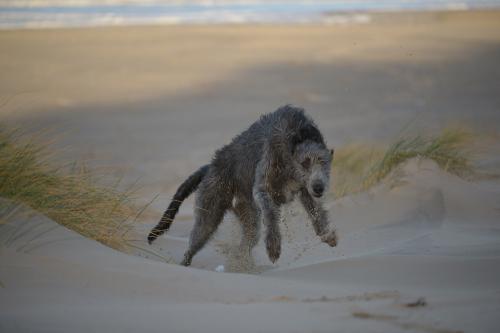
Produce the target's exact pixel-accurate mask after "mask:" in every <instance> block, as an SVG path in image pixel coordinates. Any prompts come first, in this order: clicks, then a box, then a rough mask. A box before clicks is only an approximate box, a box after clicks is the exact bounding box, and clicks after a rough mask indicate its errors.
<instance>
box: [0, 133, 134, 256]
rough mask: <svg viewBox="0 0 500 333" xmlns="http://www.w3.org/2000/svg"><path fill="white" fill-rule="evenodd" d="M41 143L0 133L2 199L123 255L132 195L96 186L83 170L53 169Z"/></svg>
mask: <svg viewBox="0 0 500 333" xmlns="http://www.w3.org/2000/svg"><path fill="white" fill-rule="evenodd" d="M39 141H40V140H39V138H36V137H30V138H26V136H25V135H21V134H19V133H18V132H16V131H7V130H3V129H0V197H3V198H7V199H10V201H12V202H15V203H16V202H17V203H22V204H25V205H27V206H29V207H31V208H32V209H34V210H36V211H39V212H41V213H43V214H44V215H46V216H48V217H49V218H51V219H52V220H54V221H56V222H58V223H59V224H62V225H64V226H66V227H67V228H69V229H72V230H74V231H76V232H78V233H80V234H82V235H84V236H86V237H90V238H93V239H95V240H97V241H99V242H101V243H103V244H106V245H108V246H111V247H113V248H117V249H123V248H124V247H125V245H126V241H125V240H124V237H123V235H124V234H125V233H126V232H127V230H129V229H130V226H131V223H132V220H133V219H134V218H135V216H136V214H137V209H136V208H135V207H134V205H133V203H132V191H121V190H119V189H118V186H117V185H114V186H105V185H102V184H100V183H99V184H98V183H97V182H96V180H95V175H94V174H93V172H91V171H90V170H88V169H87V168H86V167H84V166H82V165H77V164H73V165H70V166H65V167H58V166H55V165H54V163H52V162H51V161H52V160H53V159H52V154H51V153H50V150H49V148H48V147H47V145H44V144H41V143H39ZM1 221H2V216H0V223H2V222H1Z"/></svg>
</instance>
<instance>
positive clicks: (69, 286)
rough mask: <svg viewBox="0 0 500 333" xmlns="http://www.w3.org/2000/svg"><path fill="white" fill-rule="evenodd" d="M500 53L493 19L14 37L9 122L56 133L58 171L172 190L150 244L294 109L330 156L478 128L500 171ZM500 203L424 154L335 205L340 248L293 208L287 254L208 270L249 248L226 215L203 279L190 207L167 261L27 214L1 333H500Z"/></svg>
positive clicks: (143, 195) (164, 248) (7, 61)
mask: <svg viewBox="0 0 500 333" xmlns="http://www.w3.org/2000/svg"><path fill="white" fill-rule="evenodd" d="M498 59H500V12H498V11H489V12H487V11H457V12H426V13H406V14H396V13H393V14H376V15H372V17H371V21H370V22H368V23H364V24H332V25H325V24H321V25H320V24H317V25H314V24H309V25H287V24H283V25H266V24H264V25H208V26H207V25H192V26H190V25H186V26H139V27H113V28H85V29H41V30H12V31H0V73H1V75H0V105H1V107H0V119H1V121H2V123H4V125H5V124H7V125H8V126H12V127H15V126H19V127H21V128H23V129H26V130H27V131H36V130H40V129H49V130H50V133H51V135H53V134H54V135H56V136H57V138H58V139H57V141H56V142H55V143H54V146H55V147H57V148H60V149H61V151H60V154H59V159H61V160H62V161H72V160H82V159H83V160H87V161H88V163H89V165H90V166H91V167H93V168H96V169H106V170H112V172H113V173H115V174H117V175H123V176H124V182H125V184H130V183H132V182H135V181H138V182H139V183H140V184H141V190H140V191H139V192H138V201H139V202H141V203H145V202H148V201H150V200H151V199H152V198H153V197H154V196H156V195H158V198H156V200H155V201H154V202H153V203H152V205H151V209H150V210H149V211H148V213H147V214H145V216H144V218H143V220H142V221H141V223H139V224H138V225H137V228H136V230H135V233H136V235H137V237H143V238H144V241H141V242H142V243H141V242H139V243H138V244H139V245H140V246H143V247H145V248H149V247H148V246H149V245H147V244H146V242H145V237H146V234H147V232H148V231H149V230H150V228H151V227H152V226H153V225H154V224H156V222H157V219H159V217H160V215H161V213H162V212H163V210H164V209H165V208H166V206H167V204H168V201H169V199H170V198H171V196H172V195H173V193H174V192H175V190H176V188H177V186H178V185H179V184H180V182H182V180H183V179H185V178H186V177H187V176H188V175H189V174H190V173H191V172H192V171H194V170H195V169H197V168H198V167H199V166H200V165H203V164H206V163H207V162H208V161H209V160H210V158H211V156H212V154H213V152H214V150H215V149H217V148H219V147H220V146H222V145H224V144H226V143H228V142H229V141H230V140H231V138H232V137H233V136H235V135H236V134H238V133H239V132H241V131H242V130H244V129H246V128H247V127H248V126H249V125H250V124H251V123H252V122H253V121H255V120H256V119H257V118H258V117H259V116H260V115H261V114H263V113H267V112H271V111H273V110H275V109H276V108H277V107H279V106H280V105H283V104H288V103H290V104H296V105H299V106H302V107H304V108H305V109H306V110H307V112H308V113H309V114H310V115H311V116H312V117H313V118H314V119H315V121H316V122H317V124H318V126H319V128H320V129H321V131H322V132H323V134H324V136H325V138H326V140H327V142H328V144H329V145H330V146H332V147H342V146H345V145H348V144H353V143H364V142H367V143H376V144H378V143H379V144H385V143H387V142H391V141H392V140H394V138H396V137H397V136H398V135H399V134H400V133H401V131H402V130H407V131H408V132H410V133H434V132H438V131H440V130H441V129H443V128H446V127H448V126H453V125H460V126H465V127H467V128H469V129H470V130H471V131H473V132H474V133H478V134H481V135H482V136H484V138H486V139H487V142H488V145H487V147H483V150H484V151H482V153H483V154H482V155H481V156H480V157H481V160H478V165H479V166H481V167H484V168H488V170H490V171H491V170H496V171H498V170H500V160H499V159H498V156H500V155H499V154H498V153H499V152H500V141H499V138H500V64H499V61H498ZM486 139H485V140H486ZM395 178H397V180H394V179H395ZM499 202H500V183H499V181H498V178H493V177H491V178H482V179H481V180H475V181H470V180H464V179H461V178H459V177H457V176H454V175H451V174H449V173H447V172H445V171H443V170H442V169H440V168H439V167H438V166H437V165H436V164H435V163H434V162H432V161H428V160H423V161H422V160H410V161H408V162H407V163H406V164H405V165H403V166H402V167H401V168H400V169H399V170H398V173H397V175H391V176H390V177H389V178H388V180H387V181H385V182H383V183H381V184H379V185H378V186H376V187H374V188H373V189H371V190H370V191H368V192H363V193H358V194H355V195H351V196H347V197H344V198H341V199H338V200H333V197H332V196H330V197H328V200H326V202H325V206H326V207H327V208H328V211H329V214H330V216H331V218H332V222H333V223H334V225H335V226H336V228H337V230H338V233H339V245H338V247H335V248H330V247H328V246H327V245H325V244H322V243H321V242H320V241H319V239H317V237H316V236H315V235H314V232H313V231H312V228H311V225H310V223H309V222H308V220H307V218H306V215H305V213H304V212H303V211H302V209H301V208H300V207H299V206H298V205H296V204H292V205H291V206H290V207H286V208H285V211H284V216H285V220H286V223H284V224H283V226H282V227H283V234H284V237H283V238H284V240H283V242H284V243H283V250H282V257H281V258H280V260H279V261H278V262H277V263H276V264H274V265H273V264H272V263H271V262H270V261H269V260H268V259H267V255H266V253H265V247H264V246H263V244H262V241H261V242H260V243H259V244H258V245H257V247H256V248H255V250H254V259H255V263H256V265H257V267H258V270H257V272H255V271H253V272H240V273H223V272H215V271H214V270H215V269H216V267H218V266H220V265H225V267H226V270H229V269H230V265H231V262H230V260H229V259H228V258H227V256H226V252H225V249H227V248H228V247H230V246H231V245H232V242H233V240H239V236H238V232H239V230H238V228H237V227H236V224H235V223H234V216H232V215H231V214H228V215H227V216H226V219H225V221H224V222H223V224H222V225H221V227H220V228H219V231H218V233H217V234H216V236H215V237H214V239H213V240H212V241H211V242H210V244H209V245H207V247H206V248H204V249H203V251H202V252H200V253H199V254H198V255H197V256H196V257H195V259H194V261H193V266H192V267H191V268H185V267H181V266H179V265H177V264H176V263H177V262H179V261H180V259H181V258H182V254H183V252H184V251H185V249H186V247H187V241H188V240H187V238H188V234H189V231H190V230H191V228H192V225H193V213H192V210H193V202H192V198H190V199H189V200H187V201H186V202H185V203H184V205H183V206H182V207H181V210H180V213H179V215H178V217H177V219H176V222H175V223H174V225H173V227H172V229H171V230H170V231H169V233H168V234H167V235H165V236H162V237H161V238H159V239H158V240H157V242H156V243H154V245H153V246H152V247H150V249H152V250H154V251H155V252H156V253H158V254H161V255H162V256H163V258H166V259H167V261H169V262H170V263H165V262H164V261H162V259H159V258H158V257H155V256H153V255H151V254H148V253H147V252H140V251H139V252H136V253H133V254H127V253H122V252H118V251H115V250H113V249H110V248H107V247H105V246H103V245H102V244H99V243H97V242H95V241H93V240H90V239H87V238H84V237H82V236H80V235H78V234H76V233H74V232H73V231H70V230H68V229H66V228H64V227H62V226H59V225H57V224H56V223H55V222H54V221H51V220H50V219H48V218H46V217H44V216H42V215H40V214H36V213H35V214H34V215H33V216H31V217H29V218H26V217H25V215H19V217H17V218H16V216H14V217H13V218H11V219H10V221H9V223H7V224H5V225H2V226H1V227H0V331H5V332H32V331H37V332H68V331H71V332H75V331H76V332H89V331H94V332H104V331H111V332H114V331H121V332H136V331H139V330H142V331H147V332H157V331H158V332H159V331H162V332H198V331H204V332H235V331H238V332H332V331H333V332H364V331H366V332H402V331H405V332H406V331H408V332H430V333H451V332H495V331H497V330H498V329H499V328H500V319H499V318H498V313H499V311H500V282H499V281H500V206H499ZM25 209H26V210H29V208H25ZM30 226H31V227H30ZM35 226H36V227H35ZM19 230H24V232H23V233H22V234H16V232H19ZM16 235H17V236H16ZM235 235H236V236H235Z"/></svg>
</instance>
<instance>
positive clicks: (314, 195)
mask: <svg viewBox="0 0 500 333" xmlns="http://www.w3.org/2000/svg"><path fill="white" fill-rule="evenodd" d="M312 195H313V197H315V198H321V197H322V196H323V193H314V192H313V193H312Z"/></svg>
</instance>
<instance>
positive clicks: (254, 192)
mask: <svg viewBox="0 0 500 333" xmlns="http://www.w3.org/2000/svg"><path fill="white" fill-rule="evenodd" d="M332 158H333V150H328V149H327V147H326V144H325V141H324V139H323V136H322V135H321V133H320V131H319V130H318V128H317V126H316V125H315V124H314V122H313V121H312V119H311V118H309V117H308V116H307V115H306V114H305V113H304V110H303V109H300V108H297V107H293V106H289V105H286V106H283V107H281V108H279V109H278V110H276V111H275V112H272V113H269V114H266V115H263V116H262V117H261V118H260V119H259V120H258V121H256V122H255V123H254V124H253V125H252V126H250V128H248V129H247V130H246V131H244V132H243V133H241V134H240V135H238V136H236V137H235V138H234V139H233V140H232V142H231V143H230V144H228V145H226V146H224V147H222V148H221V149H219V150H218V151H216V153H215V156H214V158H213V160H212V163H210V164H209V165H205V166H203V167H201V168H200V169H199V170H198V171H196V172H195V173H193V174H192V175H191V176H190V177H189V178H188V179H187V180H186V181H185V182H184V183H183V184H182V185H181V186H180V187H179V189H178V190H177V192H176V193H175V195H174V197H173V200H172V202H171V203H170V205H169V207H168V209H167V210H166V211H165V213H164V214H163V217H162V219H161V220H160V222H159V223H158V225H157V226H156V227H155V228H153V230H151V233H150V234H149V236H148V241H149V243H150V244H151V243H152V242H153V241H154V240H155V239H156V238H157V237H158V236H159V235H161V234H162V233H163V232H165V231H167V230H168V229H169V227H170V225H171V223H172V221H173V219H174V217H175V214H176V213H177V211H178V210H179V207H180V205H181V203H182V201H184V199H186V198H187V197H188V196H189V195H190V194H191V193H192V192H193V191H195V190H196V189H198V191H197V193H196V208H195V215H196V222H195V225H194V228H193V230H192V231H191V235H190V240H189V248H188V250H187V251H186V253H185V254H184V260H183V261H182V263H181V264H182V265H185V266H189V265H190V264H191V260H192V258H193V256H194V255H195V254H196V253H197V252H198V251H199V250H200V249H201V248H202V247H203V246H204V245H205V244H206V243H207V241H208V240H209V239H210V237H211V236H212V235H213V234H214V232H215V231H216V229H217V227H218V226H219V224H220V223H221V221H222V219H223V217H224V214H225V212H226V211H227V210H233V211H234V213H235V214H236V216H237V217H238V219H239V220H240V222H241V227H242V230H243V237H242V240H241V244H240V246H241V250H242V251H248V252H251V250H252V248H253V247H254V246H255V245H256V244H257V242H258V240H259V235H260V221H261V220H262V222H263V224H264V226H265V227H266V237H265V243H266V250H267V254H268V257H269V259H270V260H271V261H272V262H275V261H276V260H278V258H279V256H280V253H281V235H280V230H279V220H280V206H281V205H283V204H285V203H288V202H290V201H292V200H293V199H294V198H295V197H296V196H298V197H299V199H300V201H301V203H302V205H303V206H304V208H305V210H306V211H307V212H308V214H309V217H310V218H311V221H312V225H313V228H314V231H315V232H316V234H317V235H318V236H319V237H320V238H321V240H322V241H323V242H325V243H327V244H329V245H330V246H335V245H336V244H337V237H336V234H335V231H334V229H333V228H331V227H330V226H329V223H328V216H327V212H326V211H325V210H324V209H323V207H322V206H321V201H320V198H321V197H322V196H323V194H324V193H325V191H326V189H327V187H328V184H329V176H330V168H331V162H332Z"/></svg>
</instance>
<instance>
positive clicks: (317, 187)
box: [312, 183, 325, 197]
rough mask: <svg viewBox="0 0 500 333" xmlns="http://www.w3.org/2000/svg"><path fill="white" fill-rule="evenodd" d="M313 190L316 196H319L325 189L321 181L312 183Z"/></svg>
mask: <svg viewBox="0 0 500 333" xmlns="http://www.w3.org/2000/svg"><path fill="white" fill-rule="evenodd" d="M312 189H313V192H314V194H315V195H316V196H318V197H320V196H322V195H323V191H324V190H325V187H324V186H323V184H322V183H314V184H313V186H312Z"/></svg>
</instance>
